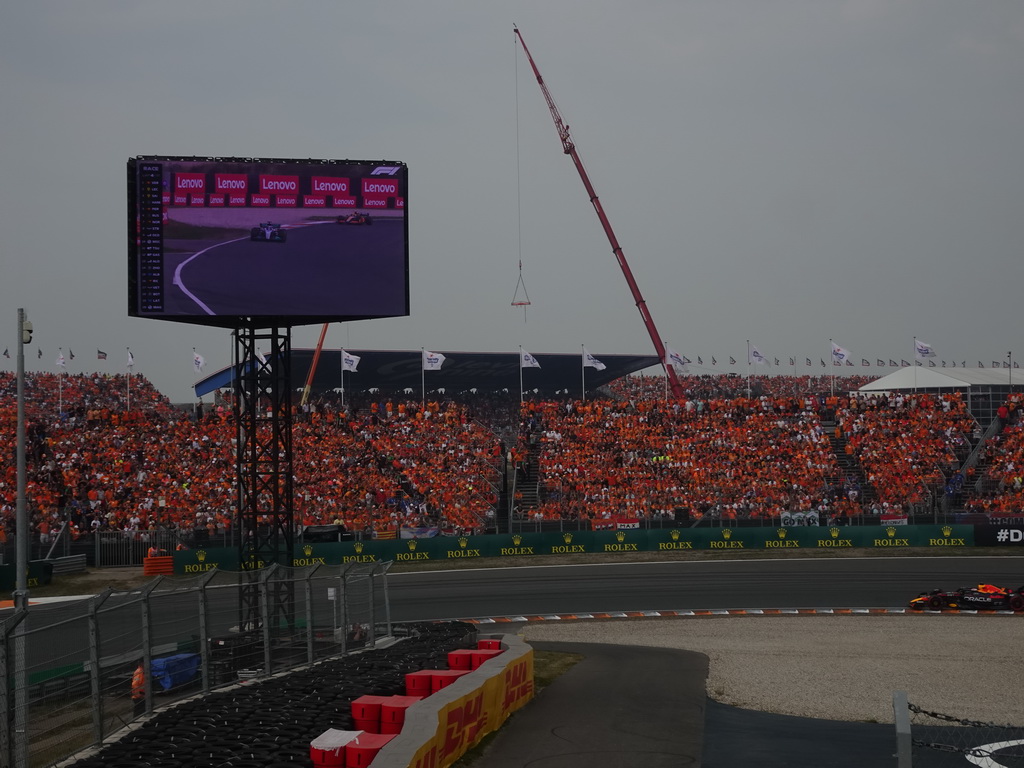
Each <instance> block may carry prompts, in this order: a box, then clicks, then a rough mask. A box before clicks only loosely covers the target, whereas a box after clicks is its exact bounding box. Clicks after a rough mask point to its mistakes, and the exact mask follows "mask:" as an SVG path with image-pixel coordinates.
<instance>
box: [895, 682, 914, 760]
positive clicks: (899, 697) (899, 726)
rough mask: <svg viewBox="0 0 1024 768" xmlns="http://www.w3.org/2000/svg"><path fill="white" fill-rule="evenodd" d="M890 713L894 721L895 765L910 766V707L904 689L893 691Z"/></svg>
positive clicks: (911, 757)
mask: <svg viewBox="0 0 1024 768" xmlns="http://www.w3.org/2000/svg"><path fill="white" fill-rule="evenodd" d="M892 713H893V720H894V721H895V723H896V766H897V768H912V765H913V753H912V749H911V747H912V744H911V741H910V709H909V705H908V703H907V692H906V691H893V693H892Z"/></svg>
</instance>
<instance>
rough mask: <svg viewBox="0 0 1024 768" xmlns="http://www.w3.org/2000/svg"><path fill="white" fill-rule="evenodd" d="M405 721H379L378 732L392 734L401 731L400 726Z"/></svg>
mask: <svg viewBox="0 0 1024 768" xmlns="http://www.w3.org/2000/svg"><path fill="white" fill-rule="evenodd" d="M403 725H405V723H381V724H380V732H381V733H382V734H391V735H392V736H394V735H396V734H399V733H401V732H402V726H403Z"/></svg>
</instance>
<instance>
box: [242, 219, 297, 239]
mask: <svg viewBox="0 0 1024 768" xmlns="http://www.w3.org/2000/svg"><path fill="white" fill-rule="evenodd" d="M249 239H250V240H252V241H254V242H263V243H283V242H285V240H287V239H288V233H287V232H285V231H284V230H283V229H281V225H280V224H275V223H274V222H272V221H261V222H260V225H259V226H258V227H253V228H252V229H250V230H249Z"/></svg>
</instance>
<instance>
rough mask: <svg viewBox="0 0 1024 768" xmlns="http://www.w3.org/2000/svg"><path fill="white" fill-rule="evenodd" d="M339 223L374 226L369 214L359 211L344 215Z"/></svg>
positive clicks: (339, 218) (339, 219)
mask: <svg viewBox="0 0 1024 768" xmlns="http://www.w3.org/2000/svg"><path fill="white" fill-rule="evenodd" d="M338 223H339V224H365V225H366V226H370V225H371V224H373V219H371V218H370V216H369V214H366V213H359V212H358V211H353V212H352V213H347V214H344V215H342V216H339V217H338Z"/></svg>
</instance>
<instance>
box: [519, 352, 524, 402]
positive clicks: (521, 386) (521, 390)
mask: <svg viewBox="0 0 1024 768" xmlns="http://www.w3.org/2000/svg"><path fill="white" fill-rule="evenodd" d="M522 404H523V345H522V344H520V345H519V405H520V406H522Z"/></svg>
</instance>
